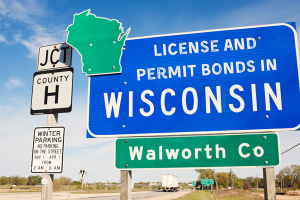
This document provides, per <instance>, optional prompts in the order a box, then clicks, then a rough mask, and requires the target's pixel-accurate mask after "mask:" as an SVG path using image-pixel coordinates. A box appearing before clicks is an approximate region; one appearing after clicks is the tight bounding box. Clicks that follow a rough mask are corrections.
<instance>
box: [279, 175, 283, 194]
mask: <svg viewBox="0 0 300 200" xmlns="http://www.w3.org/2000/svg"><path fill="white" fill-rule="evenodd" d="M282 178H283V177H281V180H280V192H281V193H282Z"/></svg>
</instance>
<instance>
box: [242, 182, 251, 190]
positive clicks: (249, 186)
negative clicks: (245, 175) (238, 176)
mask: <svg viewBox="0 0 300 200" xmlns="http://www.w3.org/2000/svg"><path fill="white" fill-rule="evenodd" d="M243 189H244V190H251V189H252V187H251V184H250V183H249V182H244V187H243Z"/></svg>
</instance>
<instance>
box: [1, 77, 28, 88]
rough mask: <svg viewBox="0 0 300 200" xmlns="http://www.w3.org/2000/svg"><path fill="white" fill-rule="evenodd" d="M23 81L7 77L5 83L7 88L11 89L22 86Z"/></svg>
mask: <svg viewBox="0 0 300 200" xmlns="http://www.w3.org/2000/svg"><path fill="white" fill-rule="evenodd" d="M23 86H24V83H23V82H22V81H21V80H20V79H18V78H9V79H8V82H6V83H5V87H6V88H7V89H13V88H16V87H23Z"/></svg>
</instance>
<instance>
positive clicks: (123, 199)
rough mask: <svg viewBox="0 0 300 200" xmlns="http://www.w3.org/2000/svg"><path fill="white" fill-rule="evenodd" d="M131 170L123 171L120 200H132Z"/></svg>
mask: <svg viewBox="0 0 300 200" xmlns="http://www.w3.org/2000/svg"><path fill="white" fill-rule="evenodd" d="M131 180H132V171H131V170H121V191H120V200H131Z"/></svg>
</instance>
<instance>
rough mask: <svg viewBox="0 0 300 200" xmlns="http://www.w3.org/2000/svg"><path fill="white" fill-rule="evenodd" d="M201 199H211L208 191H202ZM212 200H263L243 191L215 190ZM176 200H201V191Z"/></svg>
mask: <svg viewBox="0 0 300 200" xmlns="http://www.w3.org/2000/svg"><path fill="white" fill-rule="evenodd" d="M203 199H204V200H209V199H211V194H210V191H208V190H204V192H203ZM212 199H213V200H215V199H220V200H239V199H243V200H263V198H262V197H260V196H258V195H255V194H252V193H250V192H247V191H243V190H216V191H213V196H212ZM176 200H202V191H192V192H190V193H188V194H186V195H184V196H182V197H180V198H178V199H176Z"/></svg>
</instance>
